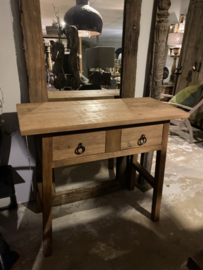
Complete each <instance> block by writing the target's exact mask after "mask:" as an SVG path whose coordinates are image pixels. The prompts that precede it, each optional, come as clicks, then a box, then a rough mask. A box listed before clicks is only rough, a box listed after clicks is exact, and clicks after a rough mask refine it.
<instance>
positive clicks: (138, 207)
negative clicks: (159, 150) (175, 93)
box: [0, 130, 203, 270]
mask: <svg viewBox="0 0 203 270" xmlns="http://www.w3.org/2000/svg"><path fill="white" fill-rule="evenodd" d="M180 135H181V136H183V137H186V138H187V134H186V135H185V134H184V133H182V134H180ZM195 135H196V137H199V139H201V140H202V138H203V135H202V133H200V132H198V130H196V133H195ZM202 154H203V146H202V142H201V143H200V142H199V143H195V144H192V145H190V144H189V143H188V142H187V141H186V140H184V139H182V138H181V137H179V136H176V135H173V136H170V139H169V145H168V155H167V164H166V173H165V182H164V189H163V200H162V207H161V220H160V221H159V222H157V223H153V222H152V221H151V220H150V214H149V212H150V210H151V199H152V190H149V191H147V192H145V193H142V192H141V191H140V190H138V189H137V188H136V189H135V190H134V191H133V192H129V191H119V192H116V193H113V194H109V195H105V196H103V197H98V198H94V199H89V200H85V201H80V202H76V203H72V204H68V205H63V206H60V207H55V208H54V209H53V255H52V257H49V258H46V259H45V258H43V255H42V245H41V240H42V216H41V214H35V213H34V210H33V209H34V204H29V205H27V207H26V206H25V205H19V207H18V209H17V210H13V211H4V212H0V232H1V233H2V234H3V235H4V237H5V239H6V240H7V242H8V243H9V244H10V246H11V247H12V248H15V249H18V250H20V252H21V254H22V259H21V262H20V265H19V266H17V267H15V268H14V269H15V270H31V269H32V270H50V269H54V270H57V269H60V270H131V269H138V270H151V269H153V270H176V269H177V270H178V269H187V268H186V267H185V264H186V261H187V258H188V257H189V256H191V255H192V254H194V253H195V252H196V251H198V250H201V249H203V207H202V205H203V166H202V160H201V159H202ZM67 173H69V176H67ZM56 175H57V177H58V179H59V180H58V181H57V190H63V189H64V188H65V184H67V183H68V184H69V186H70V187H76V186H77V187H78V186H81V185H84V181H89V183H91V182H92V181H94V182H100V181H104V180H105V179H109V178H114V172H113V171H112V172H110V174H109V171H108V169H107V162H106V161H104V162H95V163H90V164H88V166H87V165H86V166H84V165H80V166H73V167H71V168H63V169H60V170H57V171H56ZM73 178H74V183H73V181H72V179H73ZM81 179H82V181H81ZM89 179H92V180H91V181H90V180H89Z"/></svg>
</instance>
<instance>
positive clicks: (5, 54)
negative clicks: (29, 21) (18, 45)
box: [0, 0, 20, 113]
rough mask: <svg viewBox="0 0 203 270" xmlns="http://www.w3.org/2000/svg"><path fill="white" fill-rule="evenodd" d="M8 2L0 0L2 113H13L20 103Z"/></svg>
mask: <svg viewBox="0 0 203 270" xmlns="http://www.w3.org/2000/svg"><path fill="white" fill-rule="evenodd" d="M12 23H13V16H12V12H11V5H10V1H8V0H0V36H1V42H0V52H1V54H0V63H1V65H0V87H1V88H2V90H3V93H4V101H5V103H4V112H5V113H6V112H15V111H16V104H17V103H20V83H19V77H18V68H17V59H16V49H15V43H14V33H13V26H12Z"/></svg>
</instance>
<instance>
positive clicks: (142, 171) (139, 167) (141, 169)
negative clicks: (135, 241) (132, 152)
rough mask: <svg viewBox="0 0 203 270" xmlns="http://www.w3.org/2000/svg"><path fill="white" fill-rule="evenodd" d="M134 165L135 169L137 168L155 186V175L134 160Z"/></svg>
mask: <svg viewBox="0 0 203 270" xmlns="http://www.w3.org/2000/svg"><path fill="white" fill-rule="evenodd" d="M132 165H133V166H134V169H135V170H137V171H138V172H139V173H140V174H141V175H142V176H143V177H144V178H145V180H146V181H147V182H148V183H149V184H150V185H151V186H152V187H154V177H153V176H152V175H151V174H150V173H149V172H148V171H147V170H145V168H143V167H142V165H140V164H139V163H138V162H134V163H133V164H132Z"/></svg>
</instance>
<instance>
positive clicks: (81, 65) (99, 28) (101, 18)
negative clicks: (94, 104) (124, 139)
mask: <svg viewBox="0 0 203 270" xmlns="http://www.w3.org/2000/svg"><path fill="white" fill-rule="evenodd" d="M40 8H41V22H42V33H43V43H44V52H45V65H46V80H47V89H48V91H70V90H101V89H119V88H120V82H121V59H122V32H123V30H122V29H123V9H124V0H119V1H117V0H114V1H111V3H109V1H107V0H105V1H98V0H96V1H95V0H90V1H88V0H71V1H65V2H64V1H62V0H60V1H58V0H40ZM67 23H68V24H69V25H72V26H67ZM77 30H78V31H77Z"/></svg>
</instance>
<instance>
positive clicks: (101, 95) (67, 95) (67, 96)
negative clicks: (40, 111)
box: [48, 89, 120, 102]
mask: <svg viewBox="0 0 203 270" xmlns="http://www.w3.org/2000/svg"><path fill="white" fill-rule="evenodd" d="M119 96H120V90H119V89H115V90H114V89H113V90H80V91H48V100H49V102H56V101H77V100H97V99H114V98H118V97H119Z"/></svg>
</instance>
